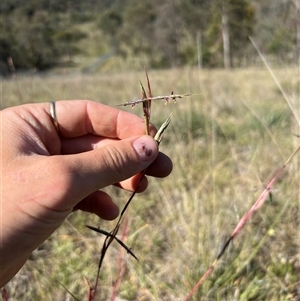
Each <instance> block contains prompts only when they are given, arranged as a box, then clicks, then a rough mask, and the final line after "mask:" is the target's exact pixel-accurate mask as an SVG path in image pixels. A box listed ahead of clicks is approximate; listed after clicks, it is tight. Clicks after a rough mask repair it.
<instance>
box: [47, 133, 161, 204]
mask: <svg viewBox="0 0 300 301" xmlns="http://www.w3.org/2000/svg"><path fill="white" fill-rule="evenodd" d="M157 154H158V148H157V143H156V141H155V140H154V139H153V138H151V137H150V136H141V137H135V138H130V139H124V140H120V141H114V142H112V143H111V144H109V145H106V146H105V147H102V148H100V149H96V150H93V151H90V152H85V153H80V154H76V155H69V156H59V157H58V158H56V159H59V168H61V169H62V170H58V171H57V172H56V173H57V174H60V175H61V177H64V178H65V180H64V183H65V185H64V189H65V191H62V192H61V193H63V194H64V195H66V194H67V195H68V194H70V193H69V191H72V195H71V196H70V200H69V202H68V203H69V205H72V204H73V207H74V206H75V205H76V204H77V202H79V201H80V200H82V199H84V198H85V197H87V196H88V195H90V194H91V193H92V192H94V191H96V190H98V189H101V188H103V187H105V186H109V185H112V184H114V183H118V182H121V181H124V180H125V179H128V178H130V177H132V176H133V175H135V174H138V173H139V172H141V171H142V170H144V169H145V168H147V167H148V166H149V165H150V164H151V163H152V162H153V161H154V160H155V158H156V157H157ZM50 158H52V157H50ZM50 158H49V159H50ZM56 162H57V161H56ZM61 177H59V178H57V179H56V180H55V179H54V181H60V182H61ZM55 184H56V183H53V185H55ZM60 187H62V186H61V183H60ZM74 196H76V197H75V198H74Z"/></svg>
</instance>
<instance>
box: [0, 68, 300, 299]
mask: <svg viewBox="0 0 300 301" xmlns="http://www.w3.org/2000/svg"><path fill="white" fill-rule="evenodd" d="M274 73H275V75H276V76H277V78H278V80H279V82H281V83H282V84H283V87H284V89H286V92H287V94H288V96H289V97H290V98H291V102H292V109H291V108H289V106H288V105H287V103H286V101H285V100H284V98H283V96H282V95H281V94H280V92H279V89H278V87H277V86H276V84H275V83H274V81H273V80H272V78H271V76H270V75H269V73H268V72H267V71H266V70H260V69H249V70H234V71H231V72H228V71H223V70H214V71H211V70H204V71H198V70H193V69H178V70H170V71H159V72H158V71H150V72H149V76H150V81H151V86H152V90H153V94H154V95H162V94H169V93H170V92H171V91H174V92H175V93H186V92H190V93H194V94H196V95H194V96H192V97H190V98H185V99H182V100H178V101H177V103H176V104H172V103H170V104H168V105H166V106H165V105H164V104H163V101H156V102H153V108H152V117H151V118H152V122H153V123H154V124H155V125H156V126H157V127H159V126H160V124H161V123H162V122H163V121H164V120H165V119H166V118H167V116H168V115H169V114H170V112H173V118H172V123H171V125H170V127H169V128H168V130H167V132H166V134H165V137H164V139H163V141H162V143H161V150H162V151H164V152H165V153H166V154H168V155H169V156H170V157H171V158H172V160H173V163H174V170H173V173H172V174H171V175H170V176H169V177H168V178H167V179H163V180H161V179H151V180H150V184H149V188H148V190H147V192H145V193H143V194H139V195H137V196H136V197H135V199H134V200H133V202H132V204H131V205H130V208H129V211H128V213H127V219H128V230H129V234H128V237H127V240H126V244H127V245H128V246H130V247H131V248H132V250H133V251H134V253H135V255H136V256H137V257H138V258H139V262H136V261H135V260H134V259H133V258H132V257H130V256H129V255H126V254H125V255H124V257H123V264H124V265H125V266H126V271H125V275H124V277H123V279H122V282H121V286H120V290H119V293H118V296H119V298H122V300H144V301H146V300H149V301H150V300H168V301H169V300H170V301H173V300H174V301H175V300H183V299H184V297H185V296H186V295H187V294H188V292H189V291H190V290H191V288H192V287H193V286H194V285H195V284H196V282H197V281H198V280H199V278H200V277H201V276H202V275H203V273H204V272H205V271H206V269H207V268H208V267H209V265H210V264H211V263H212V262H213V260H214V259H215V256H216V255H217V253H218V250H219V248H220V247H221V246H222V243H223V242H224V241H225V239H226V238H227V237H228V235H230V233H231V232H232V230H233V229H234V228H235V226H236V224H237V223H238V220H239V218H241V217H242V216H243V214H244V213H245V212H246V211H247V210H248V209H249V208H250V207H251V206H252V204H253V203H254V202H255V200H256V199H257V197H258V196H259V195H260V193H261V192H262V190H263V187H264V185H266V184H267V183H268V181H269V180H270V179H271V178H272V176H273V175H274V173H275V172H276V171H277V169H279V168H280V167H281V166H282V165H283V164H284V162H285V160H286V159H287V158H288V157H289V155H290V154H291V153H292V151H293V149H294V148H295V147H296V146H297V145H298V144H299V143H300V139H299V138H297V137H295V136H293V135H292V134H293V133H294V134H297V133H298V134H299V124H297V122H296V120H295V117H294V114H295V115H298V118H299V116H300V98H299V87H298V86H299V84H298V85H297V83H299V74H298V71H297V70H296V69H294V70H293V69H278V70H274ZM139 78H141V80H142V81H143V82H145V77H144V74H143V72H139V73H138V72H132V73H125V72H124V73H119V74H102V75H101V74H99V75H93V76H91V75H80V74H77V75H74V76H70V75H68V76H46V77H17V78H16V79H14V80H3V82H2V102H1V103H2V108H4V107H8V106H12V105H17V104H21V103H27V102H43V101H46V102H47V101H50V100H59V99H80V98H81V99H93V100H96V101H101V102H103V103H106V104H110V105H115V104H119V103H123V102H126V101H129V100H133V99H137V98H140V97H141V92H140V87H139V83H138V79H139ZM124 109H126V110H130V111H132V112H134V113H136V114H138V115H142V109H141V107H140V106H137V107H135V108H134V109H131V108H127V107H126V108H124ZM99 118H101V112H99ZM299 159H300V157H299V154H298V155H297V156H296V157H295V158H294V159H293V161H292V162H291V163H290V164H289V166H288V167H287V170H286V171H285V173H284V174H283V175H282V176H281V177H280V179H279V181H278V182H277V183H276V185H275V187H274V192H273V193H272V194H273V198H272V202H271V201H270V200H268V201H267V202H266V203H265V205H264V206H263V207H262V208H260V210H259V211H258V212H257V214H255V215H254V216H253V218H252V219H251V221H250V223H248V224H247V225H246V227H245V228H244V229H243V230H242V232H241V233H240V234H239V235H238V237H237V238H236V239H235V240H234V243H233V244H231V245H230V247H229V249H228V250H227V252H226V254H225V256H224V257H222V259H221V260H220V262H219V264H218V265H217V268H216V270H215V271H214V272H213V274H212V275H211V277H210V278H209V279H208V280H207V281H206V282H205V283H204V284H203V286H202V287H201V288H200V289H199V290H198V292H197V293H196V294H195V296H194V297H193V299H192V300H203V301H206V300H222V301H223V300H241V301H243V300H271V301H275V300H276V301H278V300H295V301H296V300H299V298H300V291H299V286H300V279H299V278H300V276H299V275H300V236H299V230H300V227H299V223H300V220H299V217H300V209H299V205H300V199H299V184H300V176H299V168H300V166H299V162H300V161H299ZM107 191H109V192H110V193H111V194H112V195H113V196H114V199H115V200H116V202H117V203H118V204H119V205H120V206H121V207H122V206H123V205H124V204H125V202H126V200H127V199H128V197H129V195H130V194H129V193H128V192H123V191H122V192H120V191H118V190H117V189H114V188H108V189H107ZM86 224H89V225H92V226H101V228H103V229H106V230H111V229H113V227H114V222H105V221H102V220H100V219H99V218H97V217H96V216H92V215H90V214H86V213H82V212H76V213H74V214H72V215H71V216H70V217H69V218H68V220H67V221H66V222H65V223H64V224H63V226H62V227H61V228H60V229H59V230H58V231H57V232H56V233H55V234H54V235H52V237H51V238H49V240H47V241H46V242H45V243H44V244H43V245H42V246H40V248H39V249H38V250H36V251H35V252H34V253H33V254H32V256H31V258H30V260H29V261H28V262H27V263H26V265H25V266H24V268H23V269H22V270H21V271H20V272H19V274H18V275H17V276H16V277H15V278H14V279H13V280H12V281H11V282H10V284H9V285H7V289H8V291H9V293H10V296H11V300H72V297H71V296H70V295H69V293H68V292H66V290H65V289H64V288H63V286H61V285H60V283H61V284H63V285H64V286H65V287H67V288H68V290H70V291H71V292H72V293H73V294H74V295H75V296H77V298H78V299H80V300H82V301H85V300H87V286H86V284H85V280H84V278H86V279H87V280H88V281H89V282H90V283H91V284H93V283H94V279H95V277H96V269H97V264H98V258H99V251H100V248H101V243H102V242H103V239H104V238H103V237H100V236H99V235H97V234H96V233H94V232H92V231H90V230H88V229H87V228H85V225H86ZM119 254H120V249H119V245H118V244H116V243H113V245H112V246H111V248H110V249H109V251H108V253H107V257H106V258H105V261H104V266H103V269H102V272H101V281H100V285H101V286H100V289H99V296H98V299H97V300H109V297H110V296H111V294H112V287H113V284H114V283H115V281H116V279H117V277H118V273H119V265H118V256H119Z"/></svg>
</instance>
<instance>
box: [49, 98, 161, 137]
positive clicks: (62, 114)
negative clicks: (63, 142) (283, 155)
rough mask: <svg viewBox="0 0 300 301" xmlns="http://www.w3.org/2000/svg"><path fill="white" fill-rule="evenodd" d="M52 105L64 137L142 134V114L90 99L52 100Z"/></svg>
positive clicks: (152, 131)
mask: <svg viewBox="0 0 300 301" xmlns="http://www.w3.org/2000/svg"><path fill="white" fill-rule="evenodd" d="M55 108H56V117H57V121H58V124H59V129H60V133H61V135H62V136H64V137H67V138H73V137H80V136H83V135H86V134H93V135H97V136H103V137H108V138H118V139H125V138H128V137H130V136H133V135H144V134H145V125H144V121H143V119H142V118H140V117H138V116H136V115H134V114H131V113H129V112H125V111H122V110H119V109H116V108H113V107H110V106H106V105H103V104H101V103H97V102H94V101H90V100H61V101H57V102H56V105H55ZM49 112H50V111H49ZM155 132H156V130H155V128H154V127H153V126H151V130H150V133H151V135H154V134H155Z"/></svg>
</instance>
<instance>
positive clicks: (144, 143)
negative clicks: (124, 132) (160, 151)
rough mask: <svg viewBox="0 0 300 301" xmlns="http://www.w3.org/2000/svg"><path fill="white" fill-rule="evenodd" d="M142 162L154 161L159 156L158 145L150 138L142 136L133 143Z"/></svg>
mask: <svg viewBox="0 0 300 301" xmlns="http://www.w3.org/2000/svg"><path fill="white" fill-rule="evenodd" d="M132 146H133V148H134V149H135V151H136V152H137V154H138V155H139V157H140V160H141V161H142V162H147V161H152V160H153V159H154V158H155V157H156V156H157V143H156V142H155V140H154V139H153V138H152V137H150V136H142V137H140V138H138V139H136V140H134V141H133V143H132Z"/></svg>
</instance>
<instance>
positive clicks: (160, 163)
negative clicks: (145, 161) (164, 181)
mask: <svg viewBox="0 0 300 301" xmlns="http://www.w3.org/2000/svg"><path fill="white" fill-rule="evenodd" d="M172 169H173V163H172V160H171V159H170V158H169V157H168V156H167V155H165V154H164V153H161V152H159V153H158V156H157V157H156V159H155V160H154V162H153V163H152V164H151V165H150V166H149V167H148V168H147V170H146V175H149V176H152V177H156V178H164V177H167V176H168V175H169V174H170V173H171V172H172Z"/></svg>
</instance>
